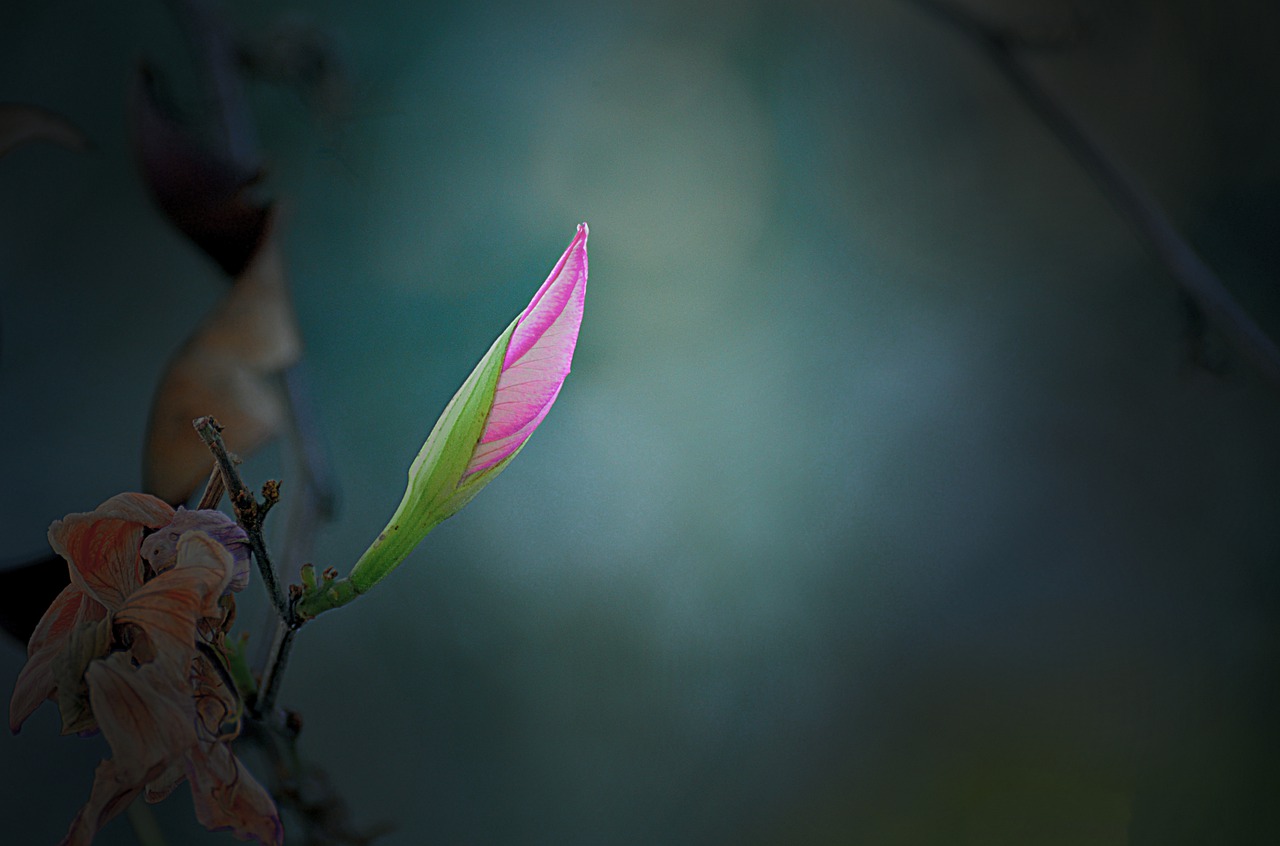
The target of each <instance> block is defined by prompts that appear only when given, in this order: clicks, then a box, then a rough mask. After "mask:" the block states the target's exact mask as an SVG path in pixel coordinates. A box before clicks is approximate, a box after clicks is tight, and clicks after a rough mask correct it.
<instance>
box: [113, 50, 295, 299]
mask: <svg viewBox="0 0 1280 846" xmlns="http://www.w3.org/2000/svg"><path fill="white" fill-rule="evenodd" d="M157 84H158V83H157V78H156V74H155V73H154V72H153V71H152V70H150V69H149V68H147V67H145V66H144V67H143V68H141V69H140V70H139V72H138V79H137V82H136V84H135V86H134V95H133V101H132V113H133V134H134V146H135V149H136V151H137V156H138V161H139V164H140V166H141V168H142V176H143V178H144V179H145V181H146V183H147V186H148V187H149V188H150V189H151V193H152V195H153V196H154V197H155V200H156V203H157V204H159V206H160V208H161V209H162V210H163V211H164V213H165V215H166V216H168V218H169V220H170V222H172V223H173V225H174V226H176V227H178V229H180V230H181V231H182V232H183V234H185V235H186V236H187V237H188V238H190V239H191V240H192V241H193V242H194V243H195V244H196V246H198V247H199V248H200V249H202V250H203V251H204V252H205V253H206V254H208V255H209V257H210V258H212V259H213V260H214V261H215V262H217V263H218V265H219V266H220V267H221V268H222V269H223V270H224V271H226V273H227V275H228V276H233V277H234V276H239V275H240V274H241V273H243V272H245V270H246V268H247V267H248V265H249V263H250V262H251V261H252V260H253V257H254V254H255V253H256V252H257V251H258V249H259V248H260V247H261V246H262V245H263V243H264V242H265V240H266V237H267V230H268V227H269V225H270V217H271V204H270V203H267V202H262V201H259V200H256V199H255V198H254V197H253V196H251V193H252V188H253V187H254V185H256V184H257V183H258V181H259V180H260V179H261V177H262V174H261V172H260V171H257V170H251V171H250V170H246V169H245V168H243V167H241V166H238V165H237V164H236V163H234V162H231V161H228V160H227V159H225V158H223V157H220V156H217V155H215V154H214V153H212V152H210V151H209V150H208V149H207V148H206V147H205V146H204V145H202V144H201V143H200V142H199V141H197V140H196V138H195V136H194V135H193V134H192V133H191V132H190V130H188V129H187V127H186V126H184V125H183V124H182V123H181V122H180V121H179V120H177V119H176V118H175V117H173V115H172V113H171V111H170V110H169V109H166V108H165V107H164V106H163V105H161V102H162V98H161V97H160V96H159V94H158V92H157Z"/></svg>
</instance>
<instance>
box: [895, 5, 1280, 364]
mask: <svg viewBox="0 0 1280 846" xmlns="http://www.w3.org/2000/svg"><path fill="white" fill-rule="evenodd" d="M915 2H916V4H917V5H918V6H921V7H922V8H924V9H925V10H927V11H928V12H930V13H932V14H933V15H935V16H936V17H938V18H940V19H942V20H943V21H946V22H947V23H948V24H950V25H951V26H953V27H954V28H955V29H957V30H959V31H960V32H961V33H962V34H963V35H964V36H966V37H967V38H969V39H970V40H972V41H973V42H975V43H976V44H977V46H978V47H980V48H981V49H982V50H983V52H985V53H986V55H987V58H989V59H990V60H991V62H992V64H994V65H995V66H996V68H997V69H998V70H999V71H1000V72H1001V73H1002V74H1004V76H1005V78H1006V79H1007V80H1008V81H1009V83H1010V84H1011V85H1012V86H1013V88H1014V90H1015V91H1017V92H1018V94H1019V95H1020V96H1021V97H1022V99H1023V102H1025V103H1026V104H1027V106H1028V107H1030V109H1031V110H1032V111H1033V112H1035V113H1036V115H1037V116H1039V118H1040V119H1041V120H1042V121H1044V123H1045V125H1046V126H1047V127H1048V128H1049V130H1050V131H1052V132H1053V134H1054V135H1056V136H1057V138H1058V140H1059V141H1060V142H1062V145H1063V146H1064V147H1066V148H1067V149H1068V150H1069V151H1070V152H1071V154H1072V155H1073V156H1075V158H1076V160H1077V161H1078V162H1079V163H1080V164H1081V166H1082V167H1084V169H1085V170H1086V171H1088V172H1089V174H1090V175H1091V176H1093V178H1094V179H1095V180H1097V182H1098V184H1099V186H1100V187H1101V188H1102V190H1103V192H1104V193H1105V194H1106V196H1107V198H1108V199H1109V200H1111V202H1112V203H1113V204H1114V205H1115V206H1116V208H1117V209H1118V210H1119V212H1120V213H1121V214H1122V215H1123V216H1124V217H1126V218H1127V219H1128V220H1129V222H1130V224H1132V225H1133V227H1134V229H1135V230H1137V233H1138V236H1139V237H1140V238H1141V239H1142V241H1143V243H1144V244H1145V245H1146V246H1147V248H1148V249H1149V250H1150V251H1151V252H1152V253H1153V254H1154V256H1155V257H1156V259H1157V260H1159V261H1160V263H1161V264H1163V265H1164V266H1165V269H1166V270H1168V271H1169V274H1170V275H1171V276H1173V278H1174V281H1176V282H1177V284H1178V285H1179V287H1180V288H1181V289H1182V291H1183V293H1184V294H1185V295H1186V297H1187V298H1188V299H1190V300H1191V302H1193V303H1194V304H1195V305H1196V307H1197V308H1199V309H1200V310H1201V311H1202V312H1203V313H1204V315H1205V317H1206V318H1207V319H1208V320H1209V321H1210V322H1211V323H1212V324H1213V325H1214V326H1216V327H1217V328H1218V330H1219V331H1221V332H1222V333H1223V335H1225V336H1226V337H1227V339H1228V340H1229V341H1230V342H1231V343H1232V344H1233V345H1234V347H1235V348H1236V349H1237V350H1238V351H1239V352H1240V353H1241V354H1243V355H1244V356H1245V357H1247V358H1248V359H1250V360H1251V361H1252V362H1253V364H1254V366H1255V367H1257V369H1258V371H1259V372H1260V373H1261V375H1262V376H1263V377H1264V378H1265V379H1266V380H1267V381H1268V382H1270V383H1271V385H1272V387H1274V388H1277V389H1280V348H1278V347H1277V346H1276V344H1275V342H1274V341H1272V340H1271V338H1270V337H1269V336H1268V335H1267V334H1266V332H1264V331H1263V330H1262V328H1261V327H1260V326H1259V325H1258V323H1257V322H1256V321H1255V320H1254V319H1253V318H1252V317H1251V316H1250V315H1249V313H1248V312H1247V311H1245V309H1244V307H1243V306H1241V305H1240V303H1239V302H1238V301H1237V300H1236V299H1235V297H1233V296H1232V295H1231V292H1230V291H1229V290H1228V289H1227V286H1226V285H1224V284H1223V282H1222V280H1221V279H1220V278H1218V276H1217V274H1215V273H1214V272H1213V270H1212V269H1210V268H1209V266H1208V265H1207V264H1205V263H1204V260H1203V259H1201V258H1200V256H1199V255H1198V254H1197V253H1196V251H1195V250H1194V249H1192V248H1191V246H1190V245H1189V244H1188V243H1187V241H1186V240H1185V239H1184V238H1183V237H1182V236H1181V235H1180V234H1179V233H1178V230H1177V229H1176V228H1175V227H1174V225H1173V222H1172V221H1171V220H1170V219H1169V216H1168V215H1167V214H1166V213H1165V211H1164V209H1163V208H1161V207H1160V204H1159V203H1158V202H1157V201H1156V199H1155V198H1154V197H1153V196H1152V195H1151V194H1150V192H1148V191H1147V190H1146V189H1145V188H1144V187H1143V186H1142V184H1141V183H1140V182H1138V180H1137V179H1136V178H1135V177H1134V176H1133V175H1132V174H1131V173H1130V172H1129V171H1128V169H1127V168H1125V167H1124V166H1123V165H1122V164H1121V163H1120V162H1119V160H1117V159H1116V158H1115V157H1114V156H1111V155H1108V154H1107V152H1106V151H1105V150H1104V148H1103V146H1102V144H1101V143H1100V142H1098V141H1097V140H1096V139H1095V138H1093V137H1092V135H1091V134H1090V133H1089V132H1088V131H1087V130H1086V129H1085V128H1084V126H1083V125H1082V124H1081V123H1080V122H1079V121H1078V120H1077V119H1076V118H1075V117H1074V116H1072V115H1071V114H1070V113H1069V112H1068V111H1067V109H1066V108H1065V107H1064V106H1063V105H1062V104H1061V103H1060V102H1059V101H1058V99H1057V98H1055V97H1054V96H1053V95H1052V94H1050V93H1049V92H1048V91H1047V90H1046V89H1045V88H1044V86H1043V85H1042V84H1041V83H1040V82H1039V81H1038V80H1037V79H1036V76H1035V74H1034V73H1033V72H1032V71H1031V69H1030V68H1029V67H1028V66H1027V65H1026V63H1025V62H1024V61H1023V60H1022V59H1021V57H1020V56H1019V55H1018V53H1017V51H1016V49H1015V48H1017V47H1020V46H1025V45H1026V44H1027V43H1028V40H1027V39H1025V38H1022V37H1020V36H1019V34H1018V33H1017V32H1016V31H1014V30H1011V29H1008V28H1004V27H998V26H995V25H993V24H991V23H988V22H986V21H983V20H981V19H979V18H978V17H977V16H975V15H974V14H973V13H972V12H969V11H967V10H965V9H962V8H960V7H958V6H956V5H953V4H951V3H944V2H939V0H915Z"/></svg>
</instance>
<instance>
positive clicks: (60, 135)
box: [0, 103, 89, 156]
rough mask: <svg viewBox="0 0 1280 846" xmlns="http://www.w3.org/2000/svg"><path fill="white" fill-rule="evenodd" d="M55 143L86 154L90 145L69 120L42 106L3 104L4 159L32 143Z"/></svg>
mask: <svg viewBox="0 0 1280 846" xmlns="http://www.w3.org/2000/svg"><path fill="white" fill-rule="evenodd" d="M41 140H43V141H51V142H53V143H54V144H57V145H59V146H61V147H66V148H68V149H71V150H83V149H85V148H87V147H88V146H89V141H88V139H86V138H85V137H84V135H83V134H82V133H81V132H80V130H78V129H76V128H75V127H74V126H72V125H71V124H70V123H69V122H68V121H67V120H66V119H65V118H63V117H61V116H59V115H56V114H54V113H53V112H51V111H48V110H47V109H42V108H40V107H38V106H28V105H24V104H22V103H0V156H3V155H5V154H6V153H8V152H10V151H11V150H13V148H15V147H18V146H20V145H22V144H25V143H26V142H28V141H41Z"/></svg>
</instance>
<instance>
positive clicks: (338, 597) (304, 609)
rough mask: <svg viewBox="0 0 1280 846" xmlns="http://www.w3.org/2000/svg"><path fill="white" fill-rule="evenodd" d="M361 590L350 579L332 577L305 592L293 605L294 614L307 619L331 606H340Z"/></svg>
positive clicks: (357, 594)
mask: <svg viewBox="0 0 1280 846" xmlns="http://www.w3.org/2000/svg"><path fill="white" fill-rule="evenodd" d="M361 593H363V591H361V590H360V589H359V588H357V587H356V585H355V583H354V582H352V581H351V580H350V579H334V580H333V581H326V582H325V583H324V584H323V585H321V586H320V587H318V588H317V589H316V590H314V591H310V592H307V593H305V594H304V595H303V597H302V599H300V600H298V604H297V605H296V606H295V607H294V609H293V610H294V614H296V615H297V617H298V619H300V620H309V619H311V618H312V617H317V616H319V615H320V614H322V613H324V612H325V611H329V610H331V609H333V608H341V607H342V606H343V605H346V604H347V603H348V602H350V601H351V600H353V599H355V598H356V597H357V596H359V595H360V594H361Z"/></svg>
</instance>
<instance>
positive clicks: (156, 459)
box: [143, 237, 302, 503]
mask: <svg viewBox="0 0 1280 846" xmlns="http://www.w3.org/2000/svg"><path fill="white" fill-rule="evenodd" d="M301 354H302V340H301V338H300V337H299V335H298V329H297V326H296V324H295V322H294V318H293V308H292V305H291V304H290V301H289V293H288V285H287V282H286V280H285V275H284V263H283V260H282V259H281V256H280V252H279V250H278V248H277V247H276V245H275V243H274V239H272V238H270V237H268V239H267V241H266V242H265V243H264V244H263V246H262V248H261V249H260V250H259V251H258V253H257V255H255V256H254V260H253V263H252V264H250V265H249V267H248V268H247V269H246V271H245V272H244V274H242V275H241V276H240V278H238V279H237V280H236V282H235V285H234V286H233V287H232V289H231V291H230V293H229V294H228V295H227V297H226V299H224V300H223V301H222V303H221V304H220V305H219V306H218V308H217V310H215V311H214V312H213V314H211V315H210V316H209V318H208V319H206V320H205V322H204V323H203V324H202V325H201V326H200V328H198V329H197V330H196V332H195V334H194V335H192V336H191V338H189V339H188V340H187V343H186V344H185V345H184V346H183V347H182V349H181V350H179V351H178V354H177V356H176V357H175V358H174V359H173V361H172V362H171V363H170V364H169V367H168V369H167V370H166V371H165V374H164V376H163V377H162V378H161V381H160V387H159V388H158V389H157V391H156V396H155V402H154V404H153V406H152V409H151V419H150V423H149V426H148V431H147V442H146V451H145V455H144V457H143V481H144V486H145V487H146V489H147V490H148V491H151V492H152V493H154V494H155V495H156V496H158V497H160V498H161V499H163V500H166V501H167V502H173V503H178V502H185V501H186V500H187V499H189V498H190V496H191V494H192V493H193V492H194V491H195V490H196V488H197V487H198V486H199V485H201V484H203V483H204V481H205V480H206V479H207V478H208V475H209V468H210V467H211V466H212V458H211V456H210V454H209V450H208V449H207V448H206V447H205V445H204V444H203V443H202V442H201V441H200V439H199V438H198V437H196V435H195V433H194V432H193V431H192V428H191V421H192V420H194V419H195V418H197V417H201V416H203V415H213V416H214V417H216V418H217V419H218V421H219V422H220V423H222V425H223V426H224V427H225V429H226V441H227V446H228V448H230V449H231V450H232V451H234V452H238V453H240V454H241V455H247V454H248V453H250V452H252V451H253V450H255V449H257V448H258V447H259V446H261V445H262V444H263V443H265V442H266V441H267V440H268V439H270V438H271V437H273V436H274V435H276V434H277V433H278V432H279V431H280V430H281V428H282V427H283V426H284V424H285V421H286V413H287V411H286V403H285V398H284V393H283V390H282V387H281V384H280V378H279V376H280V373H281V372H282V371H283V370H285V369H286V368H287V367H289V366H291V365H293V364H294V363H295V362H297V360H298V358H299V357H300V356H301Z"/></svg>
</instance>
